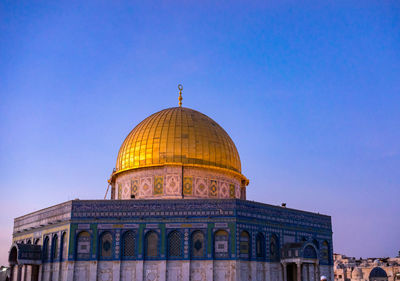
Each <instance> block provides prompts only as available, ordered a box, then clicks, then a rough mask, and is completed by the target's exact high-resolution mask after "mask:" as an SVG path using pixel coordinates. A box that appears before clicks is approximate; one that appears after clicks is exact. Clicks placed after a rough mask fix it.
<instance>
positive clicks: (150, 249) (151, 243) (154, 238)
mask: <svg viewBox="0 0 400 281" xmlns="http://www.w3.org/2000/svg"><path fill="white" fill-rule="evenodd" d="M145 245H146V257H147V258H155V257H157V256H158V235H157V233H155V232H154V231H150V232H148V233H147V234H146V243H145Z"/></svg>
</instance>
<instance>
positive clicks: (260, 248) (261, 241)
mask: <svg viewBox="0 0 400 281" xmlns="http://www.w3.org/2000/svg"><path fill="white" fill-rule="evenodd" d="M256 257H257V258H258V259H265V237H264V234H262V233H261V232H259V233H257V236H256Z"/></svg>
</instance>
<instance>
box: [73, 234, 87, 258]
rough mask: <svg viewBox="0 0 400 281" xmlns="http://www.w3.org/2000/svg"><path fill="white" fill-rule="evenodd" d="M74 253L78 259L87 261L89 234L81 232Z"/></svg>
mask: <svg viewBox="0 0 400 281" xmlns="http://www.w3.org/2000/svg"><path fill="white" fill-rule="evenodd" d="M76 252H77V258H78V259H88V258H89V257H90V234H89V233H88V232H86V231H82V232H81V233H79V235H78V239H77V247H76Z"/></svg>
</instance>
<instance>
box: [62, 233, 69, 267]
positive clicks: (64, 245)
mask: <svg viewBox="0 0 400 281" xmlns="http://www.w3.org/2000/svg"><path fill="white" fill-rule="evenodd" d="M67 257H68V249H67V234H66V233H65V232H64V233H63V234H62V235H61V260H67Z"/></svg>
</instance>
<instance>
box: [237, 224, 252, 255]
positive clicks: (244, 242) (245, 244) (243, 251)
mask: <svg viewBox="0 0 400 281" xmlns="http://www.w3.org/2000/svg"><path fill="white" fill-rule="evenodd" d="M249 251H250V235H249V233H247V232H246V231H242V233H240V240H239V253H240V257H241V258H244V259H248V258H249V256H250V255H249Z"/></svg>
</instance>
